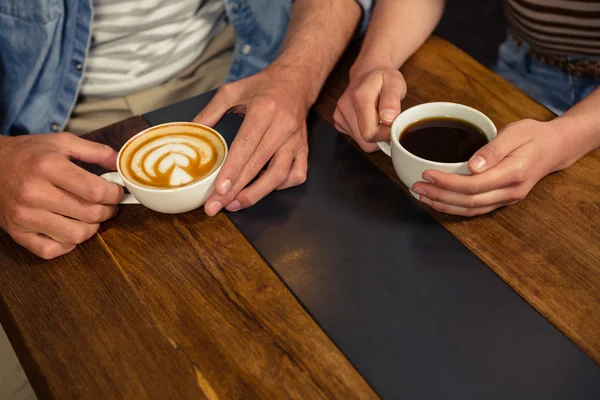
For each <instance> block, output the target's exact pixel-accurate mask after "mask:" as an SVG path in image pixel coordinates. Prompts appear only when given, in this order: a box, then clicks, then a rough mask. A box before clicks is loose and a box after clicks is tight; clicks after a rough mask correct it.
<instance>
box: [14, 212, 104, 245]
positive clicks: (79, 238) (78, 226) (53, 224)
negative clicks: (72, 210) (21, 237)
mask: <svg viewBox="0 0 600 400" xmlns="http://www.w3.org/2000/svg"><path fill="white" fill-rule="evenodd" d="M13 223H14V224H15V226H17V227H18V228H19V230H20V231H24V232H32V233H41V234H43V235H46V236H48V237H49V238H51V239H54V240H56V241H57V242H60V243H64V244H68V245H78V244H80V243H83V242H84V241H86V240H88V239H89V238H90V237H92V236H93V235H94V234H95V233H96V232H97V231H98V228H99V226H100V225H99V224H87V223H85V222H81V221H76V220H74V219H70V218H66V217H63V216H60V215H57V214H54V213H51V212H49V211H45V210H40V209H36V208H27V207H20V208H18V209H17V211H16V212H15V213H14V214H13Z"/></svg>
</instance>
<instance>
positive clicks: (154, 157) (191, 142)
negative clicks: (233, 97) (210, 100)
mask: <svg viewBox="0 0 600 400" xmlns="http://www.w3.org/2000/svg"><path fill="white" fill-rule="evenodd" d="M224 154H225V149H224V146H223V143H222V142H221V140H220V139H219V138H218V137H217V136H216V135H215V134H214V133H213V132H211V131H209V130H204V129H202V128H200V127H197V126H194V125H191V124H190V125H177V126H166V127H157V128H156V130H151V131H148V132H147V133H145V134H143V135H141V136H140V137H139V138H137V139H135V140H133V141H132V142H130V143H129V144H128V145H127V147H126V148H125V149H124V151H123V152H122V156H121V160H120V167H121V172H122V173H123V175H125V177H126V178H127V179H129V180H130V181H132V182H134V183H137V184H140V185H143V186H150V187H154V188H165V189H168V188H176V187H180V186H185V185H188V184H190V183H193V182H195V181H197V180H199V179H202V178H204V177H206V176H208V175H210V174H211V173H212V172H214V171H215V170H216V169H217V168H218V166H219V165H221V162H222V161H223V157H224Z"/></svg>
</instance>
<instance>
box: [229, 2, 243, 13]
mask: <svg viewBox="0 0 600 400" xmlns="http://www.w3.org/2000/svg"><path fill="white" fill-rule="evenodd" d="M240 7H241V6H240V3H231V9H232V10H233V11H237V10H239V9H240Z"/></svg>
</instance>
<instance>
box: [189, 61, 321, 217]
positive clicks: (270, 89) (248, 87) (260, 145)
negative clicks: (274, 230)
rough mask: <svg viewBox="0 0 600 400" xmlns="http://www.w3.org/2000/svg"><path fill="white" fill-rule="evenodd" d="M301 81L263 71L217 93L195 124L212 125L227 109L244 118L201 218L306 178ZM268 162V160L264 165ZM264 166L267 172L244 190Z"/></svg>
mask: <svg viewBox="0 0 600 400" xmlns="http://www.w3.org/2000/svg"><path fill="white" fill-rule="evenodd" d="M302 86H303V85H302V82H301V81H298V80H296V79H292V78H290V77H287V78H286V77H285V76H277V75H276V74H275V73H274V72H272V71H271V70H269V69H267V70H265V71H263V72H261V73H259V74H257V75H254V76H252V77H250V78H246V79H243V80H240V81H238V82H234V83H230V84H228V85H225V86H223V87H221V88H220V89H219V91H218V92H217V94H216V95H215V97H214V98H213V99H212V101H211V102H210V103H209V104H208V105H207V106H206V107H205V108H204V110H202V112H200V114H198V116H197V117H196V118H195V119H194V122H198V123H201V124H205V125H208V126H214V125H215V124H216V123H217V122H218V121H219V120H220V119H221V118H222V117H223V115H224V114H225V113H227V112H228V111H230V110H232V111H235V112H239V113H244V114H246V116H245V118H244V122H243V124H242V127H241V128H240V131H239V133H238V134H237V136H236V138H235V140H234V142H233V144H232V145H231V148H230V149H229V155H228V156H227V160H225V164H223V168H222V169H221V171H220V173H219V175H218V176H217V179H216V182H215V188H216V189H215V193H214V194H213V195H212V196H211V197H210V198H209V199H208V200H207V201H206V204H205V206H204V209H205V211H206V214H208V215H209V216H213V215H215V214H217V213H218V212H219V211H220V210H221V209H222V208H223V207H225V208H226V209H227V210H229V211H238V210H240V209H242V208H246V207H250V206H252V205H254V204H256V203H257V202H258V201H259V200H260V199H262V198H263V197H265V196H266V195H267V194H269V193H271V192H272V191H273V190H281V189H286V188H289V187H292V186H296V185H300V184H302V183H304V181H305V180H306V174H307V169H308V143H307V130H306V115H307V112H308V108H309V107H310V103H309V101H308V100H307V96H306V95H305V94H303V90H302ZM269 160H271V161H270V162H269ZM267 162H269V165H268V167H267V169H266V171H265V172H264V173H263V174H262V175H260V176H259V178H258V179H257V180H256V181H255V182H253V183H252V184H251V185H250V186H248V187H246V186H247V185H248V183H250V181H252V180H253V179H254V178H255V177H256V176H257V175H258V174H259V172H260V171H261V170H262V168H263V167H264V166H265V165H266V164H267Z"/></svg>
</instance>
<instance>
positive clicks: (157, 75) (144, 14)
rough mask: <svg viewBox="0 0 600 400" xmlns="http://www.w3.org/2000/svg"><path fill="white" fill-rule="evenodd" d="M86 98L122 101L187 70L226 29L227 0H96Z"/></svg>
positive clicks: (83, 90)
mask: <svg viewBox="0 0 600 400" xmlns="http://www.w3.org/2000/svg"><path fill="white" fill-rule="evenodd" d="M93 9H94V17H93V22H92V43H91V45H90V49H89V53H88V57H87V59H86V65H85V73H84V79H83V83H82V87H81V93H82V94H83V95H87V96H105V97H116V96H124V95H127V94H130V93H134V92H137V91H139V90H143V89H146V88H149V87H152V86H155V85H157V84H160V83H162V82H165V81H167V80H169V79H170V78H172V77H174V76H175V75H177V74H178V73H179V72H181V71H183V70H184V69H185V68H187V67H188V66H190V65H191V64H192V63H193V62H194V61H195V60H197V59H198V57H200V55H201V54H202V52H203V51H204V49H205V48H206V46H207V44H208V42H209V41H210V40H211V39H212V37H213V36H214V35H215V34H216V33H218V32H219V31H220V30H221V28H222V27H223V26H224V24H225V6H224V2H223V0H93Z"/></svg>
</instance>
